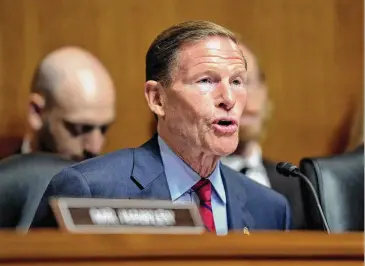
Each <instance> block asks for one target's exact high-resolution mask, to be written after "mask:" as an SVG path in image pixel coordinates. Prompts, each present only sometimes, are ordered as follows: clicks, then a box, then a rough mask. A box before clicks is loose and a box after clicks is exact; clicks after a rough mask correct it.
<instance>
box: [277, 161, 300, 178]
mask: <svg viewBox="0 0 365 266" xmlns="http://www.w3.org/2000/svg"><path fill="white" fill-rule="evenodd" d="M276 171H277V172H278V173H279V174H281V175H284V176H288V177H289V176H297V171H299V168H298V167H296V166H295V165H293V164H292V163H288V162H280V163H278V164H277V165H276Z"/></svg>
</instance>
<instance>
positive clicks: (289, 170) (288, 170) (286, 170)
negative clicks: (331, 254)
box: [276, 162, 331, 233]
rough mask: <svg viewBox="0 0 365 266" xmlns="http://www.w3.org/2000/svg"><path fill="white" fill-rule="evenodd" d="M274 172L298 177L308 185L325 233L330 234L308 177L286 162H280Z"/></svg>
mask: <svg viewBox="0 0 365 266" xmlns="http://www.w3.org/2000/svg"><path fill="white" fill-rule="evenodd" d="M276 171H277V172H278V173H279V174H281V175H283V176H286V177H299V178H301V179H303V180H304V181H305V183H306V184H307V185H308V187H309V189H310V191H311V193H312V195H313V197H314V200H315V202H316V205H317V208H318V211H319V214H320V216H321V219H322V222H323V224H324V227H325V229H326V231H327V233H330V232H331V230H330V228H329V226H328V223H327V219H326V217H325V216H324V212H323V209H322V206H321V203H320V201H319V198H318V195H317V192H316V190H315V189H314V187H313V185H312V183H311V181H309V179H308V177H306V176H305V175H304V174H302V173H301V172H300V170H299V168H298V167H296V166H295V165H293V164H291V163H288V162H281V163H278V164H277V165H276Z"/></svg>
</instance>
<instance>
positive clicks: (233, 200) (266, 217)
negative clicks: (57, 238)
mask: <svg viewBox="0 0 365 266" xmlns="http://www.w3.org/2000/svg"><path fill="white" fill-rule="evenodd" d="M221 174H222V179H223V184H224V187H225V190H226V196H227V221H228V229H229V230H242V229H243V228H244V227H247V228H248V229H249V230H285V229H289V228H290V224H291V216H290V208H289V205H288V203H287V201H286V199H285V198H284V197H283V196H281V195H280V194H278V193H276V192H275V191H273V190H271V189H269V188H266V187H264V186H262V185H260V184H258V183H256V182H254V181H252V180H250V179H249V178H247V177H245V176H242V174H240V173H238V172H236V171H234V170H232V169H230V168H228V167H226V166H224V165H223V164H221ZM50 196H67V197H84V198H87V197H93V198H123V199H160V200H171V196H170V192H169V187H168V184H167V180H166V176H165V172H164V167H163V163H162V160H161V155H160V149H159V145H158V141H157V136H155V137H153V138H152V139H150V140H149V141H148V142H146V143H145V144H144V145H142V146H141V147H139V148H135V149H123V150H119V151H116V152H113V153H109V154H106V155H103V156H100V157H96V158H93V159H90V160H86V161H83V162H81V163H77V164H75V165H73V166H70V167H67V168H65V169H64V170H62V171H61V172H60V173H58V174H57V175H56V176H55V177H54V178H53V179H52V180H51V182H50V184H49V186H48V187H47V189H46V191H45V193H44V195H43V197H42V200H41V202H40V205H39V207H38V209H37V212H36V214H35V217H34V219H33V222H32V227H45V226H56V222H55V219H54V218H53V215H52V212H51V209H50V207H49V204H48V198H49V197H50Z"/></svg>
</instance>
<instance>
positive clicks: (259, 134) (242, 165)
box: [221, 43, 304, 229]
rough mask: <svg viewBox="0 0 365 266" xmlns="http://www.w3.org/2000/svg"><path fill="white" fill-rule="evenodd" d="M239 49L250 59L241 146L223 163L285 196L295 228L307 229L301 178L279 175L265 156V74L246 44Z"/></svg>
mask: <svg viewBox="0 0 365 266" xmlns="http://www.w3.org/2000/svg"><path fill="white" fill-rule="evenodd" d="M240 49H241V51H242V53H243V54H244V55H245V57H246V60H247V66H248V69H247V77H248V95H247V103H246V106H245V109H244V111H243V114H242V116H241V119H240V131H239V144H238V147H237V149H236V151H235V152H234V153H233V154H231V155H230V156H227V157H224V158H222V159H221V161H222V162H223V163H224V164H226V165H227V166H229V167H231V168H232V169H234V170H236V171H239V172H241V173H242V174H244V175H246V176H248V177H249V178H251V179H252V180H254V181H256V182H257V183H260V184H262V185H264V186H267V187H270V188H272V189H273V190H275V191H277V192H279V193H280V194H282V195H284V196H285V197H286V198H287V199H288V201H289V204H290V206H291V209H292V216H293V229H303V228H304V213H303V204H302V200H301V191H300V183H299V180H298V179H294V178H293V179H290V178H287V177H284V176H282V175H279V174H278V173H277V172H276V163H275V162H272V161H270V160H267V159H265V158H264V157H263V154H262V149H261V145H260V142H261V141H262V139H263V137H264V132H265V125H266V123H267V121H268V119H269V117H270V112H271V110H270V109H271V103H270V100H269V95H268V87H267V84H266V78H265V74H264V73H263V71H262V69H261V68H260V67H259V64H258V61H257V58H256V56H255V55H254V54H253V52H252V51H251V50H250V49H249V48H248V47H247V46H246V45H245V44H242V43H241V44H240Z"/></svg>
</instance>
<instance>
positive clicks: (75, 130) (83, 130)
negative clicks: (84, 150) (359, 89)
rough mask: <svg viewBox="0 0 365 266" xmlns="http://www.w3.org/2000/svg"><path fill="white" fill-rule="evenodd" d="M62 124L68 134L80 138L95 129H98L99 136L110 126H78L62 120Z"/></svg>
mask: <svg viewBox="0 0 365 266" xmlns="http://www.w3.org/2000/svg"><path fill="white" fill-rule="evenodd" d="M63 124H64V126H65V128H66V129H67V130H68V132H70V134H71V135H73V136H74V137H77V136H81V135H85V134H88V133H90V132H92V131H93V130H95V129H99V130H100V132H101V134H103V135H104V134H105V133H106V132H107V130H108V129H109V126H110V124H105V125H90V124H79V123H72V122H69V121H67V120H63Z"/></svg>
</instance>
